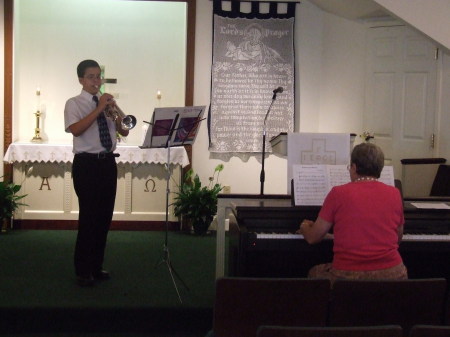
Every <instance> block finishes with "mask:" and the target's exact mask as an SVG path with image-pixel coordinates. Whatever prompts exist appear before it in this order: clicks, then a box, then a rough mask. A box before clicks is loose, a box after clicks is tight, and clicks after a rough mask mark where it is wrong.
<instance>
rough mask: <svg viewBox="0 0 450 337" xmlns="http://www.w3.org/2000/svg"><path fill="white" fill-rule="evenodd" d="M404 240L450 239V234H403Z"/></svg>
mask: <svg viewBox="0 0 450 337" xmlns="http://www.w3.org/2000/svg"><path fill="white" fill-rule="evenodd" d="M402 241H450V234H403V238H402Z"/></svg>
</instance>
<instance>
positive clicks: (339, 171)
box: [293, 165, 395, 206]
mask: <svg viewBox="0 0 450 337" xmlns="http://www.w3.org/2000/svg"><path fill="white" fill-rule="evenodd" d="M293 176H294V201H295V206H321V205H322V204H323V201H324V199H325V197H326V196H327V194H328V192H329V191H330V190H331V188H332V187H334V186H338V185H343V184H347V183H349V182H350V174H349V172H348V169H347V165H293ZM378 180H379V181H381V182H383V183H385V184H387V185H391V186H395V185H394V170H393V167H392V166H385V167H384V168H383V171H382V172H381V176H380V179H378Z"/></svg>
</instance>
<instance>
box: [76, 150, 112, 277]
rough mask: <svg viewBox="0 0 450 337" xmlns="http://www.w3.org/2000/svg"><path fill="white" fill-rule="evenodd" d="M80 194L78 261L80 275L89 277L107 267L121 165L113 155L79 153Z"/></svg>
mask: <svg viewBox="0 0 450 337" xmlns="http://www.w3.org/2000/svg"><path fill="white" fill-rule="evenodd" d="M72 177H73V184H74V188H75V192H76V194H77V196H78V205H79V217H78V235H77V241H76V245H75V254H74V264H75V273H76V275H77V276H89V275H92V274H93V273H96V272H99V271H100V270H101V269H102V266H103V259H104V255H105V247H106V238H107V236H108V231H109V227H110V225H111V220H112V216H113V211H114V202H115V199H116V188H117V165H116V161H115V157H114V156H113V155H112V154H109V155H107V156H100V157H99V156H96V155H89V154H76V155H75V157H74V161H73V166H72Z"/></svg>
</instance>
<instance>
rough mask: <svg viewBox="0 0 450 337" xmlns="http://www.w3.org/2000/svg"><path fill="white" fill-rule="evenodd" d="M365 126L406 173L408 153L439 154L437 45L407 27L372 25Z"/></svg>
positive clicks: (391, 162) (398, 173)
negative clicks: (435, 148)
mask: <svg viewBox="0 0 450 337" xmlns="http://www.w3.org/2000/svg"><path fill="white" fill-rule="evenodd" d="M367 46H368V48H367V76H366V109H365V111H364V119H363V126H364V130H365V131H368V132H372V133H373V134H374V137H375V138H374V141H375V143H376V144H378V145H379V146H380V147H381V148H382V149H383V151H384V153H385V157H386V164H388V165H394V174H395V177H396V178H401V169H402V168H401V163H400V160H401V159H403V158H431V157H433V146H432V142H431V140H432V138H433V135H434V116H435V105H436V81H437V61H436V56H435V52H436V46H435V45H434V44H433V43H432V42H431V41H430V40H428V39H426V38H424V37H423V36H422V35H419V34H418V33H416V32H414V31H413V30H411V29H410V28H407V27H406V26H395V27H377V28H369V29H368V38H367Z"/></svg>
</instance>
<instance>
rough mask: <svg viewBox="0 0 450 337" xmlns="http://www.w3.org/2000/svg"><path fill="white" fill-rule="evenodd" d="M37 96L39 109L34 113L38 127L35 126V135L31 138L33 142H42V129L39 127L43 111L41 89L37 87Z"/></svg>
mask: <svg viewBox="0 0 450 337" xmlns="http://www.w3.org/2000/svg"><path fill="white" fill-rule="evenodd" d="M36 96H37V102H38V103H37V110H36V112H35V113H34V115H35V116H36V127H35V128H34V137H33V139H31V141H32V142H35V143H39V142H42V137H41V129H40V128H39V125H40V120H41V116H42V112H41V111H40V110H41V109H40V96H41V90H40V89H39V88H37V89H36Z"/></svg>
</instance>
